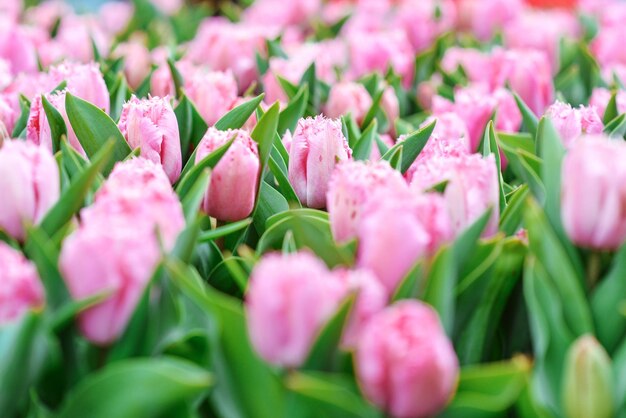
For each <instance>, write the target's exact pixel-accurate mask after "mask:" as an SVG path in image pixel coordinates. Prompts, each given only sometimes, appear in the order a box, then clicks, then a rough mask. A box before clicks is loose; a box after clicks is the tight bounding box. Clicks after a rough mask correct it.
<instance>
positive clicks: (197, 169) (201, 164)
mask: <svg viewBox="0 0 626 418" xmlns="http://www.w3.org/2000/svg"><path fill="white" fill-rule="evenodd" d="M234 140H235V138H231V139H230V140H229V141H228V142H227V143H225V144H224V145H222V146H221V147H219V148H217V149H216V150H214V151H213V152H212V153H210V154H209V155H207V156H206V157H204V158H203V159H201V160H200V161H198V163H197V164H195V165H193V166H192V167H191V168H190V169H189V170H188V171H187V172H184V170H183V173H182V174H181V175H180V179H179V181H178V184H177V185H176V193H177V194H178V196H179V197H180V198H181V200H182V199H184V198H185V196H187V193H189V191H190V190H191V188H192V187H193V185H194V184H195V183H196V180H197V179H198V177H200V175H201V174H202V172H203V171H204V170H205V169H207V168H215V166H216V165H217V163H219V162H220V159H221V158H222V157H223V156H224V154H226V152H227V151H228V149H229V148H230V146H231V145H232V144H233V141H234ZM185 168H186V167H185Z"/></svg>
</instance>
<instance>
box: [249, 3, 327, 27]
mask: <svg viewBox="0 0 626 418" xmlns="http://www.w3.org/2000/svg"><path fill="white" fill-rule="evenodd" d="M321 8H322V2H321V0H300V1H292V2H284V1H282V0H258V1H256V2H255V3H254V4H253V5H252V6H251V7H249V8H248V9H247V10H246V11H245V12H244V16H243V17H244V21H245V22H247V23H252V24H257V25H270V26H272V25H276V26H279V27H286V26H290V25H299V24H305V23H307V21H309V20H311V19H312V18H313V17H314V16H315V14H317V13H318V12H320V11H321Z"/></svg>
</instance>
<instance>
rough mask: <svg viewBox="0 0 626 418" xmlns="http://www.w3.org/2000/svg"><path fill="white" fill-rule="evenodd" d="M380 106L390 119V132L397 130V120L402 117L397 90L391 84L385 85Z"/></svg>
mask: <svg viewBox="0 0 626 418" xmlns="http://www.w3.org/2000/svg"><path fill="white" fill-rule="evenodd" d="M380 108H381V110H382V111H383V112H384V113H385V116H387V120H388V121H389V129H388V131H389V132H392V133H393V132H395V131H396V129H395V123H396V120H397V119H398V118H399V117H400V102H399V100H398V96H397V95H396V91H395V90H394V89H393V87H391V86H387V87H385V91H384V92H383V97H382V98H381V99H380Z"/></svg>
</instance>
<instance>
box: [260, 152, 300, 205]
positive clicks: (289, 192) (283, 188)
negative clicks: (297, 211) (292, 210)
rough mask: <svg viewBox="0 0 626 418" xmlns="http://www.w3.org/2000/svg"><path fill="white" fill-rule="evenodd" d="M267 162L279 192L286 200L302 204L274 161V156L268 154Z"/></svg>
mask: <svg viewBox="0 0 626 418" xmlns="http://www.w3.org/2000/svg"><path fill="white" fill-rule="evenodd" d="M268 163H269V167H270V171H271V172H272V174H273V175H274V178H275V179H276V181H277V183H278V189H279V190H280V192H281V194H282V195H283V196H284V197H285V199H287V202H290V203H292V204H295V205H297V206H299V207H300V206H302V204H301V203H300V199H298V195H296V192H295V190H293V187H292V186H291V183H289V179H288V178H287V176H286V175H285V173H284V172H283V171H282V170H281V169H280V166H279V163H278V162H276V160H275V159H274V157H271V156H270V159H269V161H268Z"/></svg>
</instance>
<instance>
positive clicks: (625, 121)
mask: <svg viewBox="0 0 626 418" xmlns="http://www.w3.org/2000/svg"><path fill="white" fill-rule="evenodd" d="M604 132H605V133H606V134H607V135H609V136H610V137H611V138H616V139H623V138H624V135H625V134H626V113H622V114H621V115H619V116H616V117H615V119H613V120H612V121H610V122H609V123H608V124H607V125H606V126H605V127H604Z"/></svg>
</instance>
